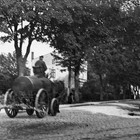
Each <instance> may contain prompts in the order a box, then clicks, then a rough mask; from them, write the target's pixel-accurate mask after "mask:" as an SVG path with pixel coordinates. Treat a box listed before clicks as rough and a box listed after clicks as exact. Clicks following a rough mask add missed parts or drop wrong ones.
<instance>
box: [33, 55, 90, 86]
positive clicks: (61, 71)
mask: <svg viewBox="0 0 140 140" xmlns="http://www.w3.org/2000/svg"><path fill="white" fill-rule="evenodd" d="M38 59H39V57H37V58H34V57H32V62H31V66H32V67H33V66H34V65H35V62H36V61H37V60H38ZM43 60H44V61H45V63H46V65H47V68H48V69H47V71H46V73H48V74H49V75H50V77H51V78H50V79H51V80H52V81H54V80H62V81H64V83H65V87H68V70H67V68H65V67H62V66H60V65H58V64H56V61H55V60H54V57H53V56H52V55H51V53H49V54H46V55H44V59H43ZM84 67H86V65H85V66H84ZM31 75H33V69H32V70H31ZM79 78H80V80H81V84H82V83H83V82H85V81H86V80H87V70H86V71H85V72H83V73H80V76H79ZM71 88H74V76H73V74H72V79H71Z"/></svg>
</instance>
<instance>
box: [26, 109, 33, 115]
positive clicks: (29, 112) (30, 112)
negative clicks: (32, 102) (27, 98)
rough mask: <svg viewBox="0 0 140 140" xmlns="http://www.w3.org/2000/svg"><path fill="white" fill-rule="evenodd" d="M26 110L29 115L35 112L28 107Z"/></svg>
mask: <svg viewBox="0 0 140 140" xmlns="http://www.w3.org/2000/svg"><path fill="white" fill-rule="evenodd" d="M26 112H27V114H28V115H29V116H32V115H33V114H34V109H26Z"/></svg>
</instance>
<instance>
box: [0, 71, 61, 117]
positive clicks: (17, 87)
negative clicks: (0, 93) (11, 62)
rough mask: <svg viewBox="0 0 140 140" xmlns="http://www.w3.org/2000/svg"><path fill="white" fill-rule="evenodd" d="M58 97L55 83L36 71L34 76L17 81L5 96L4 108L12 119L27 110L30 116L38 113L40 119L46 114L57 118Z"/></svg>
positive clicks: (22, 77) (23, 77) (19, 78)
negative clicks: (21, 111)
mask: <svg viewBox="0 0 140 140" xmlns="http://www.w3.org/2000/svg"><path fill="white" fill-rule="evenodd" d="M62 87H63V88H62V90H64V86H62ZM62 90H61V91H62ZM56 95H57V96H56ZM58 95H59V93H58V91H57V89H56V88H55V83H53V82H52V81H50V80H49V79H48V78H45V77H42V76H40V75H39V72H38V71H35V75H34V76H21V77H18V78H17V79H15V81H14V83H13V86H12V88H11V89H9V90H8V91H7V92H6V94H5V97H4V106H3V107H2V108H4V109H5V112H6V114H7V115H8V116H9V117H10V118H14V117H16V115H17V114H18V112H19V111H20V110H26V112H27V114H28V115H29V116H30V115H33V113H34V112H36V115H37V117H38V118H43V117H44V116H45V115H46V114H49V115H52V116H55V115H56V114H57V113H58V112H59V101H58ZM2 108H1V109H2Z"/></svg>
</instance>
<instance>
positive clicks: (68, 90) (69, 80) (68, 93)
mask: <svg viewBox="0 0 140 140" xmlns="http://www.w3.org/2000/svg"><path fill="white" fill-rule="evenodd" d="M70 90H71V67H70V66H69V67H68V89H67V101H68V97H69V95H70Z"/></svg>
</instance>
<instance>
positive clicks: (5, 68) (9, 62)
mask: <svg viewBox="0 0 140 140" xmlns="http://www.w3.org/2000/svg"><path fill="white" fill-rule="evenodd" d="M24 72H25V73H24V75H30V70H29V68H28V67H25V71H24ZM0 73H1V74H3V75H5V76H6V75H7V76H9V77H11V78H12V79H15V78H16V77H17V76H18V71H17V62H16V54H15V53H13V54H11V53H8V54H7V55H6V54H1V55H0Z"/></svg>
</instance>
